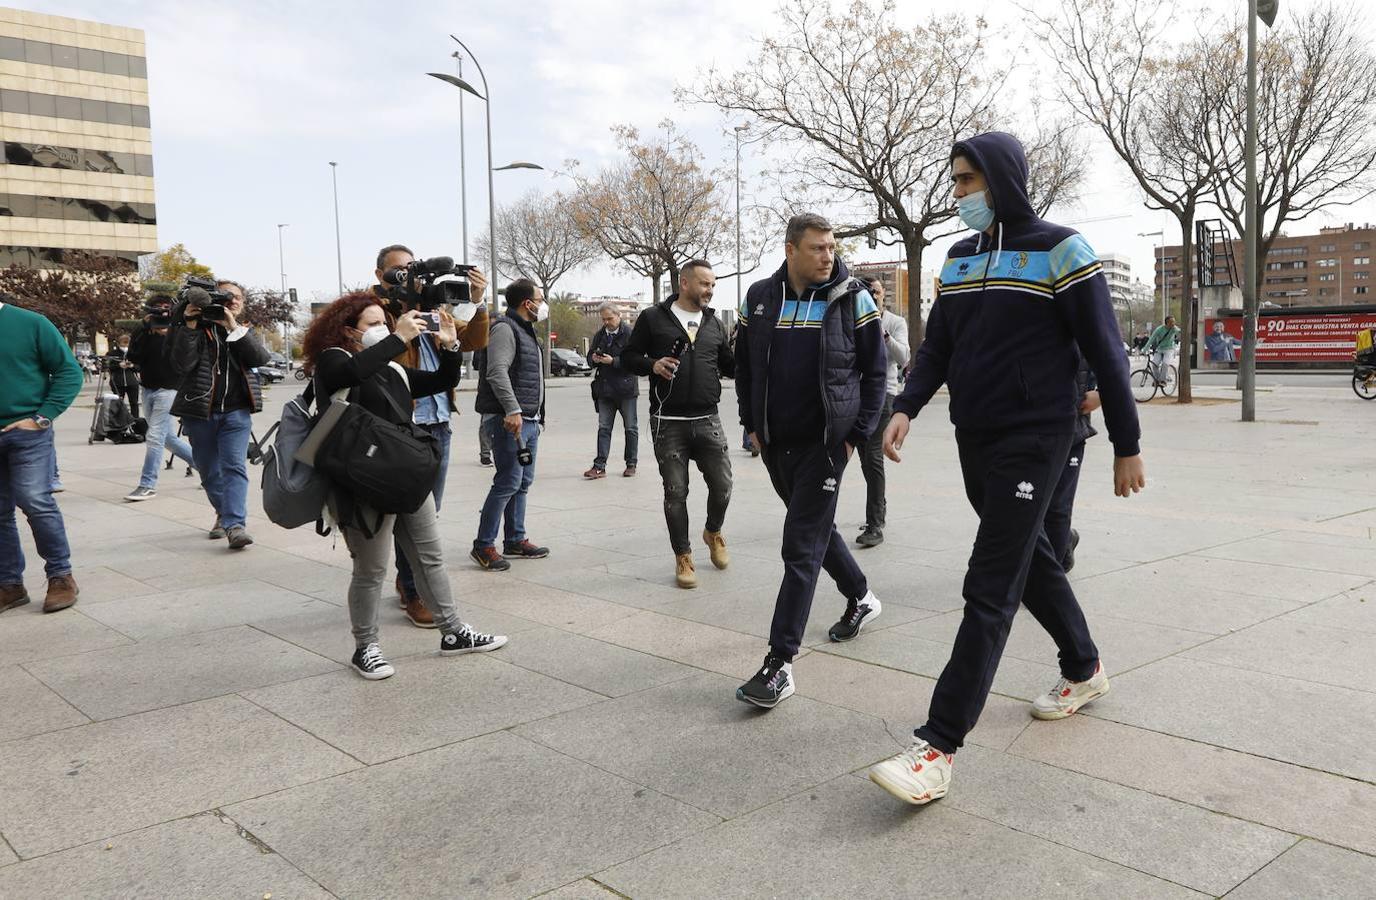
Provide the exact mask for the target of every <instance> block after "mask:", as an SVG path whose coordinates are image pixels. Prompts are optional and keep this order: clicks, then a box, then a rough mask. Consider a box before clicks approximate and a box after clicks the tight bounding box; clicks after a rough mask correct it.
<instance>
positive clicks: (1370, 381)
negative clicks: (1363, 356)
mask: <svg viewBox="0 0 1376 900" xmlns="http://www.w3.org/2000/svg"><path fill="white" fill-rule="evenodd" d="M1352 393H1354V394H1356V395H1357V396H1358V397H1361V398H1362V399H1363V400H1376V366H1370V365H1366V364H1364V363H1357V364H1356V365H1355V366H1353V367H1352Z"/></svg>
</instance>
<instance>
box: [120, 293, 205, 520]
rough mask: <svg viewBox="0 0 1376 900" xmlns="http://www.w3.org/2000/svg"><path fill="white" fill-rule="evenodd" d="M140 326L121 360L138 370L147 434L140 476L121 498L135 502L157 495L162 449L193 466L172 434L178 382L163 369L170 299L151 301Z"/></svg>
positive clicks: (188, 452)
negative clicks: (146, 418) (174, 401)
mask: <svg viewBox="0 0 1376 900" xmlns="http://www.w3.org/2000/svg"><path fill="white" fill-rule="evenodd" d="M144 312H145V315H144V317H143V324H142V325H140V326H139V327H138V328H136V329H135V330H134V334H133V336H132V337H131V338H130V339H129V345H128V348H127V349H126V350H125V359H126V360H127V361H128V362H130V363H132V364H134V365H136V366H138V372H139V380H140V381H141V382H143V392H144V401H145V403H144V409H145V411H146V412H147V413H148V434H147V435H146V436H145V439H144V440H145V449H144V454H143V472H142V473H141V474H140V475H139V485H138V487H136V488H134V489H133V490H132V491H130V492H129V493H128V494H127V495H125V498H124V499H125V500H128V501H130V502H138V501H140V500H151V499H153V498H154V497H156V496H157V495H158V491H157V488H158V473H159V472H161V471H162V451H163V448H164V447H166V448H167V449H169V450H171V451H172V454H173V455H174V456H176V457H177V458H178V459H180V460H181V461H182V462H184V463H186V464H187V465H188V466H193V467H194V466H195V462H194V461H193V460H192V458H191V446H190V445H189V444H187V442H186V441H184V440H182V439H181V438H180V437H178V436H177V435H176V434H173V433H172V401H173V400H175V399H176V397H177V387H178V385H179V384H180V383H181V380H180V379H179V378H177V377H176V376H175V375H173V374H172V371H171V369H170V368H169V367H168V365H167V360H166V353H165V351H166V347H167V331H168V329H169V328H170V327H171V325H172V298H171V297H168V296H166V295H160V296H157V297H154V298H153V300H152V301H151V302H149V304H148V305H147V306H146V307H144Z"/></svg>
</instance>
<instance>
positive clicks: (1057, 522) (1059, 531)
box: [1044, 441, 1085, 561]
mask: <svg viewBox="0 0 1376 900" xmlns="http://www.w3.org/2000/svg"><path fill="white" fill-rule="evenodd" d="M1084 461H1085V442H1084V441H1076V442H1075V443H1074V444H1072V445H1071V447H1070V458H1069V459H1067V460H1066V463H1065V468H1063V469H1062V470H1061V480H1060V481H1058V482H1057V483H1056V490H1054V491H1052V492H1051V506H1049V507H1048V508H1047V510H1046V524H1045V526H1044V527H1045V528H1046V537H1047V539H1048V540H1049V541H1051V550H1052V552H1054V553H1055V554H1056V558H1057V559H1059V560H1062V561H1064V560H1065V554H1066V552H1067V551H1068V550H1069V549H1070V521H1071V516H1072V515H1073V514H1074V512H1075V491H1076V490H1078V489H1079V487H1080V467H1081V466H1082V465H1084Z"/></svg>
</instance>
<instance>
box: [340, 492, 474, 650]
mask: <svg viewBox="0 0 1376 900" xmlns="http://www.w3.org/2000/svg"><path fill="white" fill-rule="evenodd" d="M360 514H361V515H362V516H364V517H365V518H364V521H366V522H368V524H369V527H371V526H372V523H373V520H374V519H375V517H376V516H377V513H375V512H372V511H371V510H367V509H363V510H360ZM343 531H344V543H345V544H347V545H348V547H349V555H350V556H351V557H353V561H354V574H353V579H352V580H351V581H350V582H349V621H350V622H352V623H353V629H354V643H355V644H356V645H357V646H359V647H363V646H366V645H368V644H375V643H377V610H378V606H379V605H381V602H382V584H383V582H384V581H386V579H387V562H388V560H389V559H390V558H391V553H392V540H393V538H395V539H396V544H397V546H398V547H400V548H401V551H402V552H403V553H405V554H406V560H407V562H409V563H410V564H411V572H412V573H413V574H414V575H415V579H416V593H418V594H420V599H421V601H422V602H423V603H424V604H425V608H426V609H428V610H430V613H431V615H433V616H434V617H435V622H436V624H438V625H439V628H440V631H442V632H444V633H445V634H448V633H449V632H451V631H458V630H459V628H460V627H462V624H463V623H462V622H460V621H459V610H458V607H457V606H456V605H455V603H454V593H453V591H452V590H451V589H450V587H449V573H448V572H446V571H445V569H444V557H443V554H442V553H441V552H440V529H439V518H438V516H437V515H436V512H435V498H434V497H433V496H430V497H426V498H425V502H424V503H422V504H421V507H420V509H418V510H416V511H415V512H413V513H409V514H408V513H403V514H400V515H394V516H383V517H382V524H381V526H380V527H379V528H378V529H377V531H376V532H375V533H374V534H373V536H372V537H371V538H367V537H364V536H363V532H362V531H360V530H359V529H357V528H344V529H343Z"/></svg>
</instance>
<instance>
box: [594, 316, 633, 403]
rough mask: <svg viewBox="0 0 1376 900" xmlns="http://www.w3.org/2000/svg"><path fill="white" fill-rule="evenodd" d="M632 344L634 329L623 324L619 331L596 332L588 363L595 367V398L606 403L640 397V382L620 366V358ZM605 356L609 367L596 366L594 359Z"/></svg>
mask: <svg viewBox="0 0 1376 900" xmlns="http://www.w3.org/2000/svg"><path fill="white" fill-rule="evenodd" d="M630 340H631V326H629V325H627V324H626V323H625V322H622V323H621V324H620V325H619V326H617V329H616V331H613V332H611V333H610V334H609V333H608V332H607V329H605V328H599V329H597V334H595V335H593V337H592V341H591V342H590V346H589V349H588V363H589V364H590V365H592V367H593V384H594V385H595V386H596V388H595V390H596V394H597V396H598V397H599V398H600V399H603V400H629V399H630V398H631V397H637V396H639V395H640V379H639V378H636V377H635V373H634V372H632V371H630V370H628V369H627V368H626V367H625V365H624V364H623V363H622V362H621V354H622V352H623V351H624V350H625V349H626V345H627V344H629V343H630ZM599 353H605V354H607V355H608V356H610V357H611V358H612V361H611V362H610V363H600V362H595V361H594V360H593V357H594V356H596V355H597V354H599Z"/></svg>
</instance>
